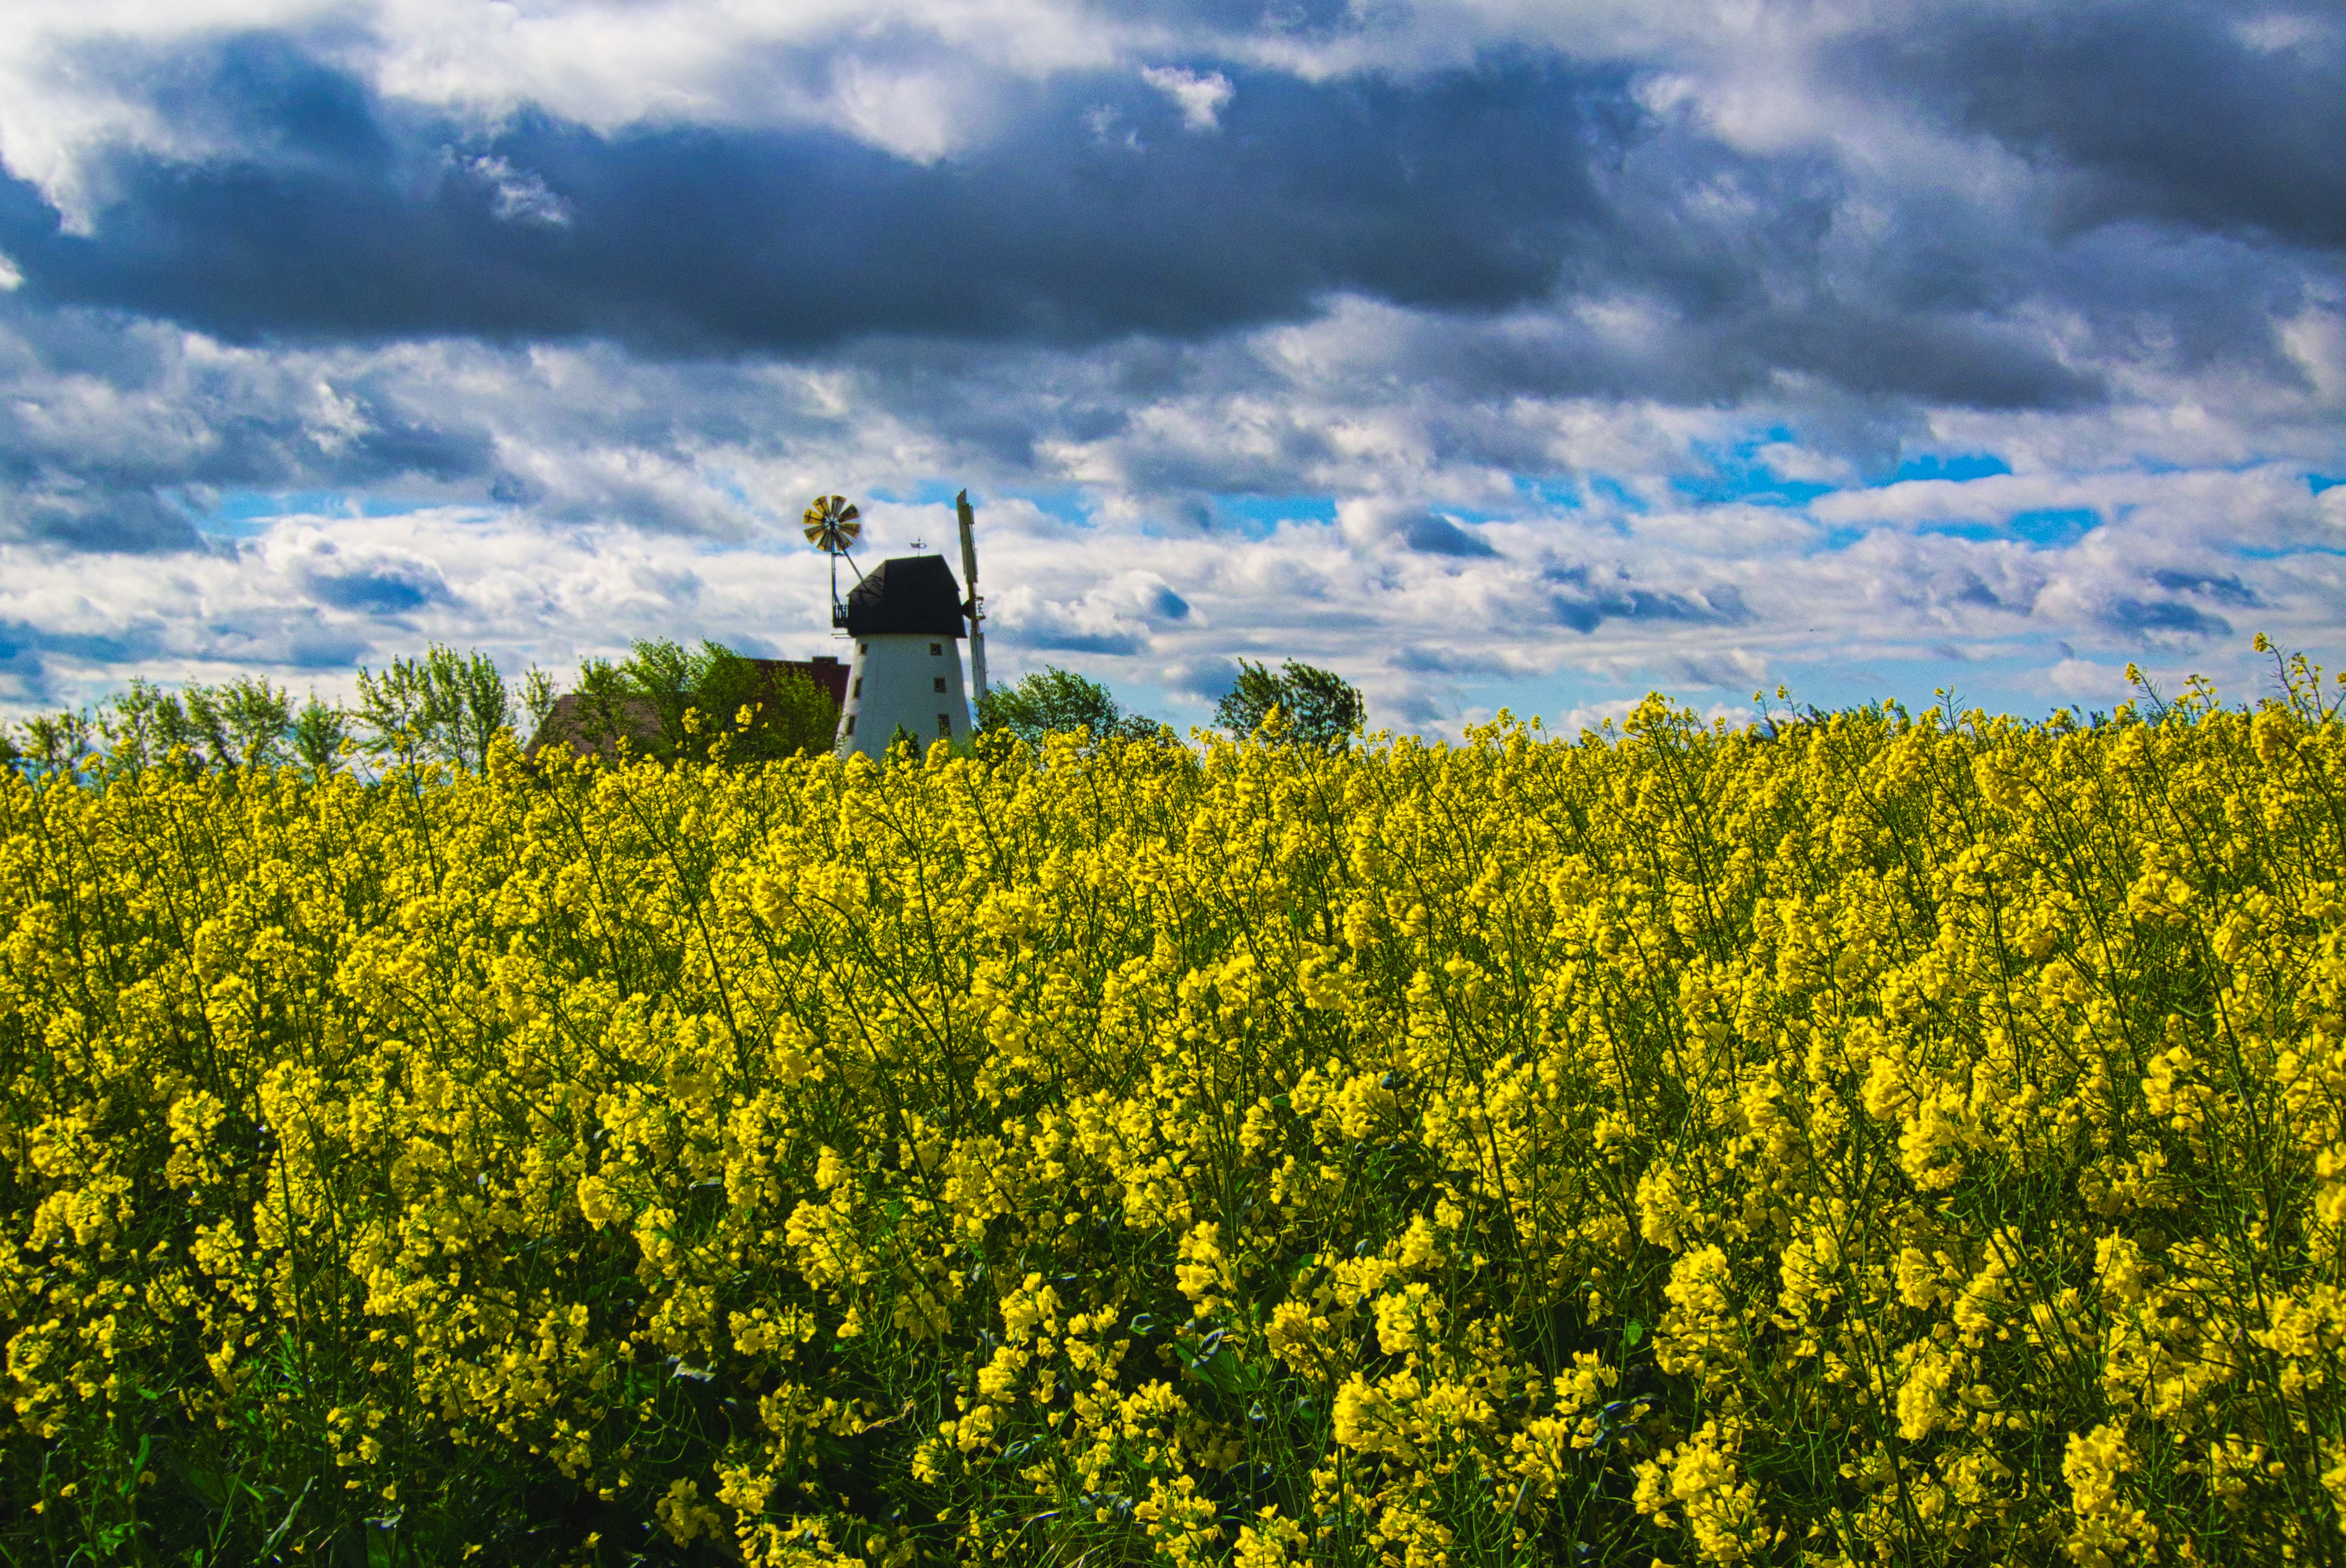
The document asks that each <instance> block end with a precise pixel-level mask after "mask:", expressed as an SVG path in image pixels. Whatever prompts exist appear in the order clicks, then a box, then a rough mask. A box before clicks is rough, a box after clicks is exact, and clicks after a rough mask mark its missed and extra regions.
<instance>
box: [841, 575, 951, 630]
mask: <svg viewBox="0 0 2346 1568" xmlns="http://www.w3.org/2000/svg"><path fill="white" fill-rule="evenodd" d="M892 632H904V633H913V634H916V635H918V636H929V637H957V636H962V635H963V634H962V617H961V585H960V584H958V583H956V582H954V575H953V568H952V567H950V566H948V565H945V558H944V557H943V555H898V556H896V557H895V558H894V559H892V560H887V561H882V562H881V563H880V564H879V565H877V566H874V567H872V570H871V571H869V572H867V573H865V574H864V575H863V580H862V582H860V583H858V584H856V585H855V588H854V591H853V592H852V593H850V594H849V595H848V596H847V633H848V636H858V637H862V636H887V635H888V634H890V633H892Z"/></svg>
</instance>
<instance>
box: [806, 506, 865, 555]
mask: <svg viewBox="0 0 2346 1568" xmlns="http://www.w3.org/2000/svg"><path fill="white" fill-rule="evenodd" d="M861 517H862V513H860V512H858V511H856V510H855V508H854V507H853V506H852V505H851V504H849V502H848V499H847V497H846V496H844V495H818V496H816V497H815V498H814V500H813V501H812V502H811V504H809V505H808V506H807V509H806V517H805V520H804V521H805V524H806V539H807V543H808V544H810V545H813V546H814V547H815V548H816V549H818V550H821V552H822V553H823V554H825V555H845V554H847V552H848V550H849V548H850V547H851V546H852V545H854V543H855V540H856V536H857V535H860V534H862V532H863V524H862V523H861V522H860V521H858V519H859V518H861Z"/></svg>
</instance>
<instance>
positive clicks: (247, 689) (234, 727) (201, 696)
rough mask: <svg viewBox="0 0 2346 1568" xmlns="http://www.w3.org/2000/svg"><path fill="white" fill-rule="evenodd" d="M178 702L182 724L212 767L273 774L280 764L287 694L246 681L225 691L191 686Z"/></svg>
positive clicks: (289, 709)
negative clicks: (181, 705)
mask: <svg viewBox="0 0 2346 1568" xmlns="http://www.w3.org/2000/svg"><path fill="white" fill-rule="evenodd" d="M183 697H184V700H185V702H186V704H187V715H188V723H189V727H190V728H193V729H194V730H195V732H196V734H197V735H198V736H199V737H200V738H202V741H203V744H204V748H205V750H206V751H207V752H208V753H209V756H210V758H211V760H212V761H213V762H214V763H215V764H216V765H218V766H219V767H222V768H273V767H275V766H276V765H277V764H278V763H280V762H282V761H283V760H284V759H285V731H286V729H287V728H289V727H290V726H291V724H292V722H293V697H292V694H291V693H290V692H288V691H285V690H283V689H282V688H280V687H273V686H271V685H270V684H269V683H268V682H267V681H265V680H260V679H256V678H255V677H251V676H249V675H247V676H239V677H237V678H236V679H234V680H232V681H230V682H229V683H228V684H227V685H225V686H200V685H191V686H189V687H188V688H187V690H186V691H185V693H183Z"/></svg>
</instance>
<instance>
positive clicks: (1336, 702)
mask: <svg viewBox="0 0 2346 1568" xmlns="http://www.w3.org/2000/svg"><path fill="white" fill-rule="evenodd" d="M1273 708H1277V709H1278V710H1279V711H1280V715H1281V717H1283V718H1285V719H1286V720H1287V724H1288V734H1289V736H1290V738H1293V739H1295V740H1297V741H1300V742H1301V743H1302V744H1304V745H1307V746H1317V747H1321V748H1324V749H1326V750H1330V751H1334V750H1338V749H1341V748H1342V747H1343V745H1344V743H1345V742H1346V741H1347V740H1349V739H1350V738H1352V734H1353V732H1354V731H1355V730H1358V729H1359V728H1361V727H1362V725H1363V724H1365V723H1367V722H1368V704H1367V703H1365V702H1363V701H1362V699H1361V694H1360V692H1359V690H1358V689H1356V688H1355V687H1353V686H1352V683H1351V682H1349V681H1347V680H1345V679H1344V677H1341V676H1340V675H1337V674H1336V673H1335V672H1334V671H1332V670H1324V669H1321V668H1319V667H1316V666H1313V665H1308V664H1298V663H1296V662H1295V661H1294V660H1293V659H1290V660H1288V661H1287V662H1286V663H1285V664H1283V665H1281V666H1280V667H1279V673H1278V674H1277V675H1273V674H1271V673H1270V668H1269V667H1267V666H1264V665H1259V664H1256V663H1255V662H1253V661H1252V660H1251V659H1240V660H1239V676H1238V679H1237V680H1236V681H1234V682H1233V683H1232V684H1231V686H1230V689H1229V690H1228V691H1226V692H1224V693H1223V694H1222V699H1221V701H1219V703H1216V704H1215V705H1214V723H1215V724H1216V725H1217V726H1218V727H1219V728H1223V729H1227V730H1229V732H1230V733H1231V734H1233V735H1236V736H1238V737H1239V738H1241V739H1244V738H1246V737H1248V736H1250V735H1252V734H1253V733H1254V732H1255V731H1256V730H1258V729H1260V728H1262V725H1263V720H1265V719H1267V718H1270V712H1271V709H1273Z"/></svg>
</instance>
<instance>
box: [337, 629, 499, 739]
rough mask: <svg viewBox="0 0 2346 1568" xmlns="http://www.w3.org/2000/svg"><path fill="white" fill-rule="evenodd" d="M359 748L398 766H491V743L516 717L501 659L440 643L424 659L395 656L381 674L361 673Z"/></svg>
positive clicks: (366, 670)
mask: <svg viewBox="0 0 2346 1568" xmlns="http://www.w3.org/2000/svg"><path fill="white" fill-rule="evenodd" d="M356 718H357V720H358V726H359V729H360V731H361V734H360V738H359V748H360V749H361V750H363V751H365V752H366V753H367V754H368V755H369V756H372V757H378V758H381V757H389V758H391V759H394V760H395V761H399V762H448V763H453V764H454V765H455V766H456V767H459V768H469V769H475V770H477V769H483V768H485V767H487V766H488V757H489V744H490V742H491V741H493V740H495V738H497V735H498V732H499V731H501V730H504V729H506V728H510V727H511V726H512V724H513V718H514V704H513V694H512V693H511V692H509V691H508V690H506V688H505V679H504V677H501V676H499V675H498V674H497V667H496V661H495V660H494V659H492V658H490V657H489V656H488V655H486V654H484V653H480V652H477V651H476V652H474V653H471V654H460V653H458V652H457V651H456V650H455V649H454V648H452V647H445V646H444V645H443V644H440V643H433V645H432V646H431V647H428V648H426V649H425V650H424V654H423V657H422V658H420V659H413V658H394V659H393V660H392V661H391V663H390V664H389V665H387V666H385V667H384V668H383V672H382V674H381V675H376V674H375V673H374V672H373V671H372V670H370V669H367V668H366V667H363V666H362V667H360V669H359V706H358V712H357V715H356Z"/></svg>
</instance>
